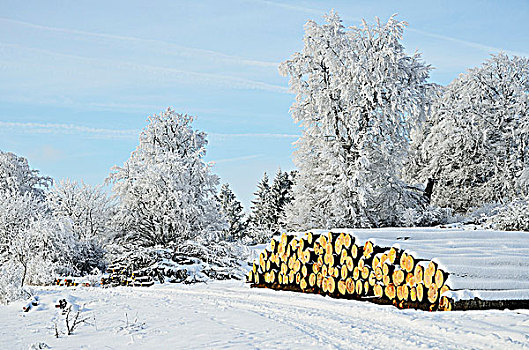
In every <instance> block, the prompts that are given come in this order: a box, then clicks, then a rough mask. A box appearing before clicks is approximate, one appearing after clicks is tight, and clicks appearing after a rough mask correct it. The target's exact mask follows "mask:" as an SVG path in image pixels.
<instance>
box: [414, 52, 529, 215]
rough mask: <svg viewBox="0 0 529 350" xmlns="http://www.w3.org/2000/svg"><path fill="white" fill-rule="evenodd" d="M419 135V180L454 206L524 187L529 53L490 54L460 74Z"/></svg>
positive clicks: (505, 198)
mask: <svg viewBox="0 0 529 350" xmlns="http://www.w3.org/2000/svg"><path fill="white" fill-rule="evenodd" d="M432 121H433V126H431V128H430V129H429V130H427V132H426V133H425V134H426V135H425V136H424V135H423V136H422V137H423V139H424V141H423V142H422V143H421V147H420V156H421V160H420V162H422V163H423V164H424V166H423V167H422V169H421V170H420V171H419V172H418V178H419V180H420V181H425V180H426V179H427V178H433V179H435V180H436V184H435V186H434V192H433V196H432V200H433V202H434V203H435V204H437V205H439V206H447V207H451V208H453V209H455V210H456V211H459V212H465V211H467V210H469V209H471V208H474V209H475V208H477V207H480V206H482V205H484V204H486V203H495V202H498V203H507V202H509V201H511V200H513V199H515V198H518V197H523V196H524V195H526V194H527V193H528V189H529V188H528V186H527V185H528V184H529V183H528V181H527V180H528V179H529V176H527V175H529V167H528V164H529V163H528V162H529V159H528V154H527V151H528V147H529V59H527V58H521V57H512V58H509V57H508V56H507V55H505V54H498V55H493V56H492V58H491V59H489V60H487V61H486V62H485V63H483V65H481V66H479V67H477V68H473V69H470V70H469V71H468V72H467V73H466V74H461V75H460V76H459V77H458V78H456V79H455V80H454V81H453V82H452V83H451V84H450V85H449V86H448V87H447V88H446V89H445V91H444V93H443V95H442V96H441V97H440V98H439V99H438V101H437V102H436V104H435V105H434V115H433V117H432Z"/></svg>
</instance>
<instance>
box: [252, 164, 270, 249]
mask: <svg viewBox="0 0 529 350" xmlns="http://www.w3.org/2000/svg"><path fill="white" fill-rule="evenodd" d="M273 207H274V205H273V202H272V196H271V193H270V183H269V179H268V175H267V174H266V172H265V173H264V174H263V178H262V179H261V180H260V181H259V183H258V184H257V191H256V192H255V193H254V200H252V206H251V208H250V210H251V212H250V216H249V219H248V230H249V236H250V237H251V238H252V239H253V240H254V241H255V242H259V243H264V242H266V241H267V240H268V239H269V238H270V237H271V236H272V235H273V233H274V232H273V229H274V221H273Z"/></svg>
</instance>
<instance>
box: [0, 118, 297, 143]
mask: <svg viewBox="0 0 529 350" xmlns="http://www.w3.org/2000/svg"><path fill="white" fill-rule="evenodd" d="M7 130H16V131H19V132H24V133H32V134H65V135H70V134H84V135H86V136H89V137H94V138H105V139H136V138H138V135H139V133H140V130H137V129H104V128H93V127H87V126H81V125H75V124H58V123H31V122H29V123H22V122H3V121H0V132H1V131H4V132H5V131H7ZM207 134H208V137H209V138H211V139H217V140H223V139H230V138H261V139H262V138H279V139H284V138H299V135H295V134H281V133H277V134H274V133H234V134H223V133H214V132H212V133H207Z"/></svg>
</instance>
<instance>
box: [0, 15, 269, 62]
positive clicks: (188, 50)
mask: <svg viewBox="0 0 529 350" xmlns="http://www.w3.org/2000/svg"><path fill="white" fill-rule="evenodd" d="M0 21H2V22H7V23H11V24H16V25H20V26H24V27H28V28H33V29H37V30H39V31H50V32H58V33H64V34H70V35H76V36H87V37H94V38H101V39H109V40H117V41H126V42H129V43H131V42H132V43H139V44H149V45H155V46H158V47H160V48H163V49H165V50H164V51H165V52H166V53H171V54H172V55H179V56H191V57H201V58H207V59H210V60H215V61H218V60H222V61H225V62H231V63H236V64H239V65H246V66H255V67H271V68H277V66H278V65H279V62H270V61H261V60H253V59H247V58H243V57H239V56H234V55H228V54H224V53H222V52H218V51H213V50H204V49H197V48H193V47H187V46H181V45H177V44H173V43H170V42H167V41H163V40H157V39H145V38H138V37H133V36H126V35H115V34H108V33H96V32H89V31H84V30H76V29H69V28H60V27H51V26H45V25H41V24H36V23H30V22H24V21H19V20H15V19H11V18H7V17H0Z"/></svg>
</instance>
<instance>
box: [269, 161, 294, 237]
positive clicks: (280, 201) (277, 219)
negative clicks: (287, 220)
mask: <svg viewBox="0 0 529 350" xmlns="http://www.w3.org/2000/svg"><path fill="white" fill-rule="evenodd" d="M296 174H297V171H295V170H293V171H291V172H288V171H281V169H278V171H277V173H276V175H275V177H274V180H273V181H272V185H271V186H270V205H271V206H272V208H271V210H270V212H271V213H270V215H271V222H272V224H273V228H274V231H277V230H280V229H281V228H282V226H284V215H285V208H286V206H287V205H288V204H289V203H290V202H292V200H293V194H292V186H293V185H294V179H295V177H296Z"/></svg>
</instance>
